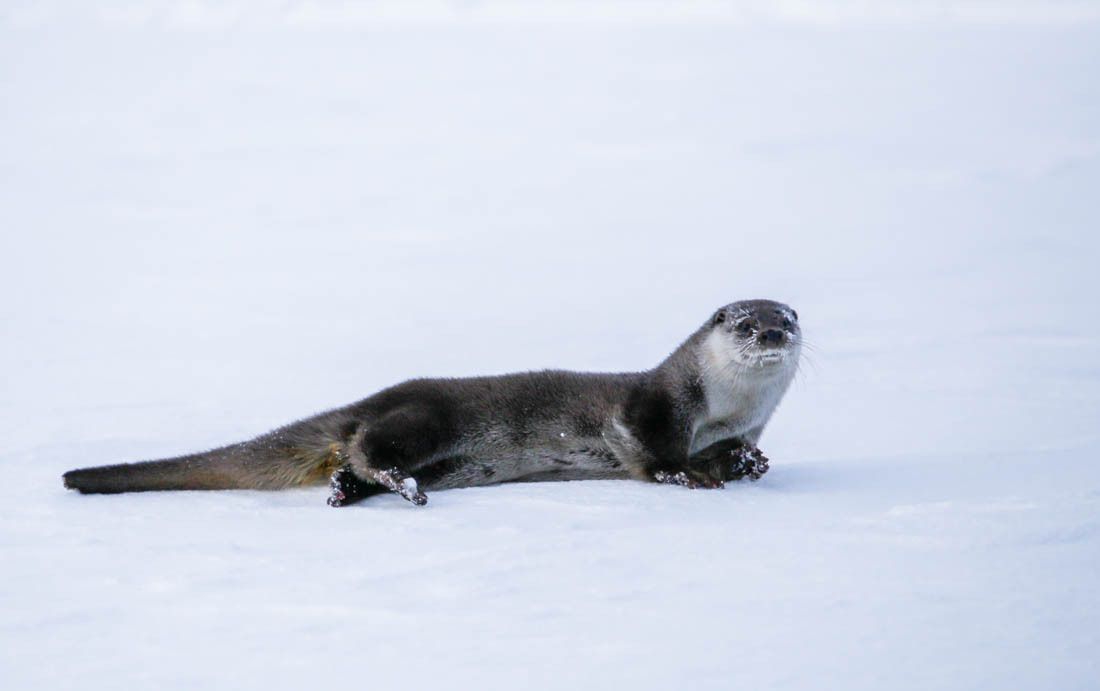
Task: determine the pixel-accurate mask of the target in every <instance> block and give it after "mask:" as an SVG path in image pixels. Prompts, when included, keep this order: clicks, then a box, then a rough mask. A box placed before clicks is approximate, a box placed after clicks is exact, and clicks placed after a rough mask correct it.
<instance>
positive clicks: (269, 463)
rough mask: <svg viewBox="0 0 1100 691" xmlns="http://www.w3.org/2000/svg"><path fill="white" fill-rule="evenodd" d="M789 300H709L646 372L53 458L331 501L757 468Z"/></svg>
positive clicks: (548, 379)
mask: <svg viewBox="0 0 1100 691" xmlns="http://www.w3.org/2000/svg"><path fill="white" fill-rule="evenodd" d="M800 344H801V332H800V330H799V327H798V323H797V314H796V313H795V312H794V310H791V309H790V308H789V307H787V306H786V305H783V304H781V303H777V302H772V301H768V300H750V301H742V302H735V303H732V304H730V305H726V306H725V307H723V308H721V309H719V310H718V311H717V312H715V313H714V315H713V316H712V317H711V318H710V319H709V320H708V321H707V323H706V324H704V325H703V326H702V327H701V328H700V329H699V330H698V331H696V332H695V333H694V334H692V335H691V337H689V338H688V340H687V341H685V342H684V343H683V344H682V345H681V346H680V347H679V348H678V349H677V350H676V351H675V352H673V354H672V355H670V356H669V357H668V358H667V359H666V360H665V361H664V362H662V363H661V364H660V365H658V366H657V367H656V368H654V369H652V370H649V371H647V372H638V373H626V374H585V373H576V372H565V371H543V372H530V373H523V374H509V375H503V376H496V377H476V378H467V379H415V380H411V381H407V382H404V383H402V384H398V385H397V386H394V387H391V388H388V389H385V390H383V391H380V392H379V393H377V394H375V395H373V396H370V397H368V398H366V399H363V400H362V401H359V402H357V403H353V404H352V405H349V406H346V407H343V408H339V409H336V410H332V411H329V412H326V413H321V414H319V415H316V416H314V417H311V418H308V419H305V420H302V421H299V422H296V423H293V424H290V425H287V426H286V427H282V428H280V429H277V430H275V431H273V432H269V433H268V434H265V435H262V436H260V437H257V438H256V439H253V440H251V441H247V442H242V443H240V444H234V445H232V446H226V447H223V448H219V449H214V450H212V451H208V452H205V453H200V454H194V455H189V456H182V457H179V458H172V459H165V460H159V461H146V462H142V463H130V464H121V465H111V466H102V467H97V468H85V469H80V470H73V471H69V472H68V473H65V476H64V482H65V486H66V487H69V488H72V489H76V490H79V491H81V492H85V493H116V492H136V491H149V490H170V489H235V488H239V489H282V488H286V487H296V486H304V485H312V484H322V483H324V482H326V481H328V482H330V483H331V487H332V496H331V497H330V498H329V503H330V504H331V505H333V506H342V505H346V504H350V503H353V502H355V501H357V500H360V499H363V498H365V497H367V496H370V495H372V494H377V493H381V492H387V491H392V492H396V493H398V494H400V495H401V496H403V497H405V498H406V499H408V500H409V501H411V502H413V503H414V504H423V503H426V501H427V497H426V496H425V494H424V492H423V490H424V489H427V490H433V489H447V488H453V487H471V486H477V485H488V484H496V483H501V482H530V481H548V480H581V479H613V478H620V479H628V478H634V479H639V480H648V481H656V482H665V483H670V484H679V485H685V486H689V487H718V486H721V485H722V484H723V483H724V482H725V481H727V480H732V479H739V478H741V477H750V478H753V479H755V478H757V477H759V476H760V475H761V474H762V473H763V472H765V471H766V470H767V459H765V458H764V457H763V455H762V454H761V453H760V452H759V450H758V449H756V442H757V440H758V439H759V437H760V434H761V432H762V431H763V428H764V425H765V424H766V423H767V421H768V419H769V418H770V416H771V414H772V412H773V411H774V409H775V407H776V406H777V405H778V403H779V400H780V399H781V397H782V395H783V393H784V392H785V391H786V389H787V386H788V385H789V384H790V381H791V379H792V378H793V376H794V372H795V369H796V366H797V361H798V356H799V350H800Z"/></svg>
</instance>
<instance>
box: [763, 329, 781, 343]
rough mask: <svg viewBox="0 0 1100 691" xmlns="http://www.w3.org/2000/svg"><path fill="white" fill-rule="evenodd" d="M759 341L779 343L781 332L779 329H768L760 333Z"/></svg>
mask: <svg viewBox="0 0 1100 691" xmlns="http://www.w3.org/2000/svg"><path fill="white" fill-rule="evenodd" d="M760 342H761V343H763V344H764V345H779V344H780V343H782V342H783V332H782V331H780V330H779V329H768V330H767V331H762V332H761V333H760Z"/></svg>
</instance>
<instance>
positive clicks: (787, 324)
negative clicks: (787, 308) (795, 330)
mask: <svg viewBox="0 0 1100 691" xmlns="http://www.w3.org/2000/svg"><path fill="white" fill-rule="evenodd" d="M792 326H794V324H792V323H791V320H790V319H784V320H783V328H784V329H787V330H788V331H790V329H791V327H792Z"/></svg>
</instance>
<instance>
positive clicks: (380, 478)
mask: <svg viewBox="0 0 1100 691" xmlns="http://www.w3.org/2000/svg"><path fill="white" fill-rule="evenodd" d="M370 474H371V477H372V478H373V479H374V480H375V481H376V482H378V484H380V485H382V486H383V487H385V488H386V489H388V490H389V491H391V492H394V493H395V494H400V495H401V496H402V497H404V498H405V499H407V500H408V501H410V502H412V503H413V504H416V505H417V506H424V505H425V504H427V503H428V495H426V494H424V493H423V492H421V491H420V487H418V486H417V484H416V479H415V478H413V477H412V476H411V475H409V474H407V473H405V472H404V471H401V470H398V469H397V468H390V469H389V470H371V471H370Z"/></svg>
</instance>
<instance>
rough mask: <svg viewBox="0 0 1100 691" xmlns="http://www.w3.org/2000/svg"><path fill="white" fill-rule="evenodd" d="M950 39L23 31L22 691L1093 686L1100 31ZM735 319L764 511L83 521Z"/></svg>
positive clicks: (649, 19) (1012, 19)
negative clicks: (114, 475) (310, 436)
mask: <svg viewBox="0 0 1100 691" xmlns="http://www.w3.org/2000/svg"><path fill="white" fill-rule="evenodd" d="M934 5H935V8H934V9H932V8H930V4H929V3H917V2H908V1H907V0H901V1H898V2H894V3H889V4H885V3H840V2H834V3H822V4H821V5H820V6H814V5H813V4H810V3H764V2H760V3H753V2H745V3H731V4H728V5H726V4H723V3H693V4H691V5H690V7H687V8H685V9H684V11H682V12H673V11H669V10H664V9H662V8H661V6H659V5H658V4H656V3H633V4H631V3H625V2H599V3H594V4H592V5H586V4H582V3H551V2H536V1H534V0H529V1H528V2H522V3H512V4H509V3H500V2H486V3H457V2H456V3H448V2H437V3H409V4H401V3H381V2H380V3H375V4H371V5H370V6H369V9H367V10H361V11H357V10H356V6H355V5H353V4H351V3H337V2H329V1H327V0H317V1H315V2H311V3H296V2H292V3H281V4H271V5H268V4H261V3H248V2H229V3H209V2H189V3H180V4H178V5H177V4H167V3H136V2H135V3H125V2H116V3H109V2H103V3H77V2H70V3H66V2H29V1H28V2H23V1H22V0H15V1H14V2H11V3H5V7H4V8H0V87H2V88H0V228H2V230H0V324H3V329H4V332H3V338H2V339H0V362H2V368H0V373H2V386H0V410H2V411H3V414H2V415H0V431H2V434H0V468H2V471H3V476H4V478H5V481H4V483H3V485H2V489H0V493H2V494H0V497H2V502H0V517H2V518H0V547H2V554H3V567H2V570H0V586H2V587H0V612H2V613H3V614H2V615H0V687H2V688H4V689H32V688H42V689H70V688H72V689H76V688H79V689H120V688H121V689H143V688H156V689H192V688H225V689H266V690H271V689H284V688H285V689H292V688H316V687H321V686H329V685H332V686H338V687H341V688H349V687H350V688H353V687H359V686H362V687H365V688H372V689H375V688H376V689H383V688H392V687H395V686H397V685H400V686H401V687H404V688H409V687H412V688H438V689H465V688H481V689H506V688H507V689H568V688H592V689H631V690H641V689H670V688H692V689H732V688H767V689H822V688H838V689H839V688H843V689H883V688H890V689H928V688H937V689H978V688H1012V689H1086V688H1096V685H1097V684H1098V683H1100V681H1098V680H1100V665H1098V663H1097V654H1096V651H1097V650H1098V649H1100V588H1098V587H1097V584H1098V579H1097V574H1098V573H1100V463H1098V455H1100V427H1098V421H1100V326H1098V322H1100V310H1098V309H1097V300H1098V297H1100V273H1098V271H1097V266H1098V264H1100V238H1098V234H1097V231H1098V230H1100V196H1098V195H1100V80H1098V79H1097V78H1096V75H1097V74H1098V73H1100V48H1098V46H1100V24H1098V23H1097V22H1098V21H1100V17H1098V15H1097V13H1096V12H1095V5H1093V4H1090V3H1077V2H1064V3H1043V2H1027V1H1025V0H1011V1H1006V2H995V1H990V2H977V1H975V2H960V3H934ZM777 8H778V9H777ZM883 8H886V9H883ZM754 297H767V298H772V299H776V300H781V301H784V302H786V303H788V304H790V305H791V306H792V307H794V308H795V309H797V310H798V313H799V318H800V322H801V324H802V328H803V331H804V333H805V337H806V340H807V344H806V348H805V349H804V351H803V362H802V367H801V372H800V374H799V376H798V378H797V380H796V381H795V384H794V385H793V386H792V388H791V390H790V391H789V392H788V393H787V395H786V398H785V399H784V401H783V403H782V404H781V406H780V408H779V411H778V412H777V414H776V416H775V418H774V420H773V421H772V423H771V425H770V426H769V427H768V429H767V430H766V431H765V433H764V436H763V439H762V440H761V443H760V446H761V448H762V449H763V451H764V453H765V454H766V455H767V457H768V458H769V459H770V471H769V472H768V473H767V474H766V475H765V476H764V477H763V478H762V479H761V480H759V481H758V482H736V483H728V485H727V487H726V488H725V489H715V490H702V489H700V490H690V489H687V488H684V487H676V486H667V485H656V484H643V483H636V482H615V481H600V482H569V483H550V484H522V485H502V486H497V487H485V488H474V489H460V490H450V491H441V492H432V493H429V494H430V502H429V503H428V505H427V506H426V507H423V508H418V507H414V506H411V505H410V504H409V502H407V501H405V500H404V499H402V498H401V497H399V496H397V495H385V496H378V497H373V498H370V499H368V500H366V501H364V502H362V503H359V504H356V505H354V506H350V507H345V508H339V509H334V508H331V507H329V506H327V505H326V497H327V496H328V488H326V487H323V486H322V487H316V488H310V489H298V490H293V491H287V492H281V493H264V492H253V491H224V492H205V493H203V492H179V493H146V494H132V495H118V496H82V495H78V494H76V493H73V492H67V491H65V490H64V489H63V488H62V485H61V473H62V472H64V471H65V470H68V469H70V468H75V467H81V466H89V465H97V464H104V463H112V462H121V461H131V460H142V459H149V458H157V457H163V456H169V455H175V454H180V453H185V452H189V451H195V450H200V449H204V448H210V447H212V446H215V445H220V444H223V443H228V442H232V441H237V440H241V439H246V438H249V437H251V436H254V435H256V434H259V433H261V432H264V431H267V430H269V429H271V428H273V427H275V426H278V425H281V424H284V423H286V422H289V421H291V420H293V419H296V418H300V417H304V416H307V415H310V414H312V413H314V412H317V411H320V410H324V409H326V408H331V407H335V406H338V405H343V404H345V403H349V402H351V401H353V400H356V399H359V398H362V397H364V396H366V395H368V394H370V393H372V392H374V391H376V390H378V389H380V388H382V387H384V386H387V385H390V384H393V383H396V382H398V381H401V380H403V379H407V378H410V377H414V376H465V375H481V374H491V373H503V372H510V371H517V370H527V369H541V368H567V369H576V370H589V371H618V370H638V369H644V368H649V367H652V366H654V365H655V364H657V363H658V362H659V361H660V360H661V359H662V358H664V357H665V356H666V355H667V354H668V353H669V352H670V351H671V350H672V349H673V348H675V347H676V346H677V345H678V344H679V343H680V341H681V340H682V339H683V338H685V337H686V336H687V335H688V334H689V333H690V332H691V331H693V330H694V329H695V328H697V327H698V325H700V324H701V323H702V322H703V321H704V320H705V319H706V318H707V317H708V316H709V314H710V313H711V311H712V310H713V309H714V308H716V307H718V306H720V305H722V304H725V303H728V302H731V301H733V300H737V299H743V298H754Z"/></svg>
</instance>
